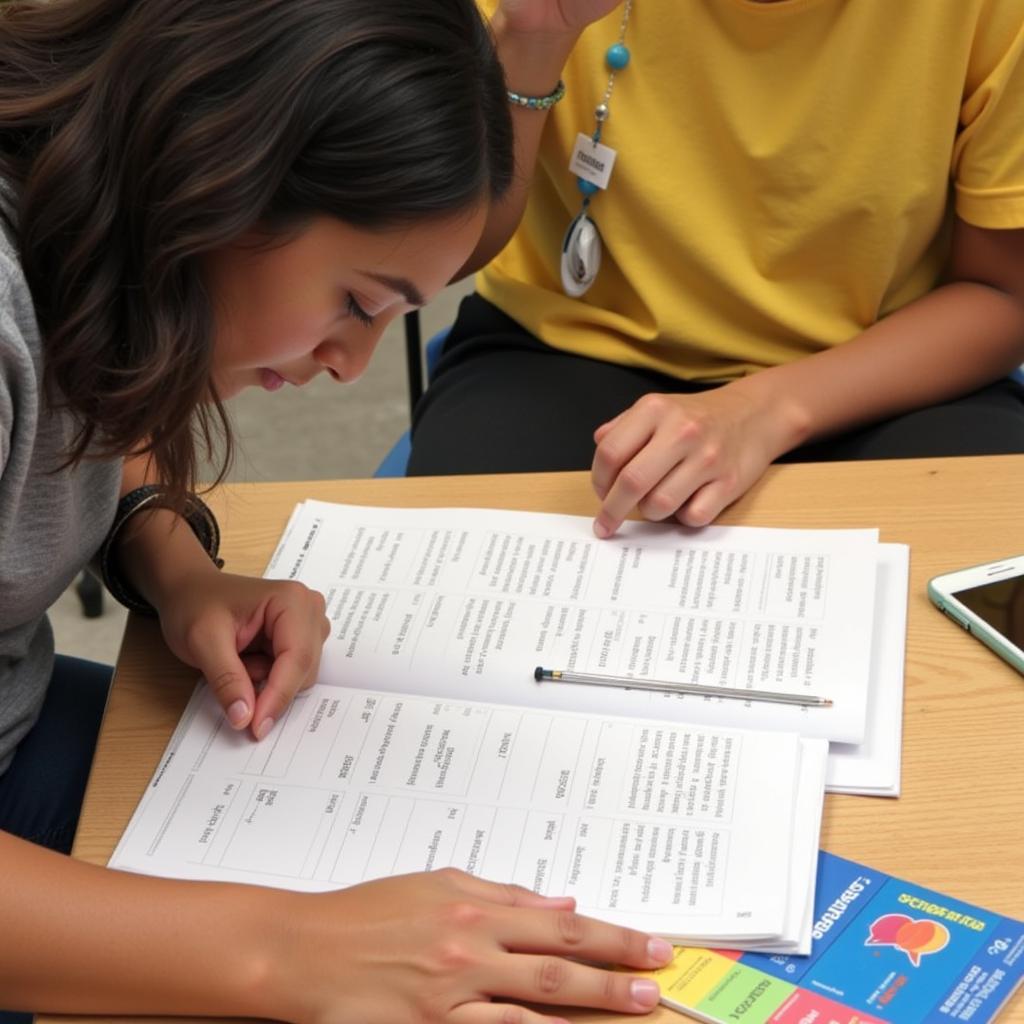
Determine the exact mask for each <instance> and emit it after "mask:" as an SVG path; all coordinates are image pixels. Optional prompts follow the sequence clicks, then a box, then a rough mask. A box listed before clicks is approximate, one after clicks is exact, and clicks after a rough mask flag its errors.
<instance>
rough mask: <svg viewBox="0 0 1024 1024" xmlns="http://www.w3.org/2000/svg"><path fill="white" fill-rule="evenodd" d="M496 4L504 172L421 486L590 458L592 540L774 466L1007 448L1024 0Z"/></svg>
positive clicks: (1017, 417)
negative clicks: (507, 116)
mask: <svg viewBox="0 0 1024 1024" xmlns="http://www.w3.org/2000/svg"><path fill="white" fill-rule="evenodd" d="M484 7H485V9H486V11H487V13H488V14H489V15H491V18H492V26H493V30H494V33H495V37H496V39H497V41H498V44H499V50H500V53H501V55H502V60H503V63H504V66H505V71H506V79H507V85H508V87H509V90H510V99H511V100H512V101H513V112H514V121H515V126H516V132H517V138H516V145H517V160H518V163H517V166H518V174H517V181H516V185H515V187H514V188H513V190H512V191H511V192H510V193H509V194H508V195H507V196H506V197H505V198H504V199H503V200H502V201H501V202H499V203H495V204H492V207H491V210H490V214H489V219H488V223H487V228H486V230H485V233H484V236H483V239H482V241H481V243H480V245H479V247H478V248H477V250H476V252H475V253H474V256H473V258H472V259H471V261H470V262H469V264H467V267H466V268H465V269H466V270H467V271H468V270H472V269H474V268H477V267H481V266H483V267H484V269H483V271H482V273H481V274H480V275H479V276H478V279H477V289H478V292H477V294H476V295H475V296H473V297H471V298H470V299H468V300H467V301H466V302H465V303H464V304H463V307H462V309H461V310H460V314H459V317H458V319H457V321H456V323H455V325H454V328H453V330H452V331H451V334H450V336H449V338H448V339H447V341H446V344H445V349H444V353H443V355H442V358H441V361H440V363H439V365H438V367H437V371H436V373H435V375H434V380H433V382H432V383H431V386H430V388H429V389H428V391H427V394H426V396H425V398H424V400H423V401H422V402H421V404H420V407H419V408H418V409H417V414H416V419H415V423H414V430H413V452H412V458H411V460H410V465H409V472H410V473H413V474H428V473H449V472H482V471H491V472H494V471H529V470H562V469H583V468H588V467H590V468H591V469H592V475H593V482H594V487H595V490H596V492H597V495H598V497H599V498H600V500H601V508H600V511H599V513H598V515H597V518H596V521H595V531H596V532H597V533H598V535H599V536H608V535H610V534H611V533H613V532H614V531H615V529H616V528H617V527H618V525H619V524H620V523H621V521H622V519H623V517H624V516H625V515H627V514H628V513H629V511H630V510H631V509H633V508H634V507H638V508H639V511H640V512H641V514H642V515H643V516H645V517H646V518H649V519H663V518H667V517H671V516H675V517H676V518H677V519H678V520H679V521H681V522H683V523H685V524H687V525H692V526H699V525H703V524H705V523H708V522H710V521H711V520H713V519H714V518H715V516H717V515H718V513H719V512H720V511H721V510H722V509H723V508H724V507H725V506H727V505H728V504H729V503H730V502H732V501H734V500H735V499H736V498H737V497H739V496H740V495H741V494H743V493H744V492H745V491H746V490H747V489H748V488H749V487H750V486H751V485H752V484H754V483H755V482H756V481H757V479H758V478H759V477H760V476H761V474H762V473H763V472H764V470H765V468H766V467H767V466H768V465H769V464H770V463H771V462H772V461H775V460H779V459H791V460H810V459H815V460H817V459H847V458H890V457H911V456H928V455H944V454H949V455H955V454H982V453H998V452H1019V451H1024V388H1022V387H1021V386H1020V385H1019V384H1017V383H1016V382H1014V381H1013V380H1011V379H1008V375H1009V374H1011V372H1012V371H1013V370H1014V368H1015V367H1017V366H1018V365H1019V364H1021V363H1022V362H1024V230H1022V229H1024V0H956V2H955V3H951V2H949V3H947V2H916V3H901V4H892V3H890V2H888V0H629V2H624V3H617V2H615V0H561V2H559V3H554V2H549V0H501V2H495V0H491V2H489V3H485V4H484ZM560 79H562V80H564V98H561V99H560V100H559V95H560V93H562V91H563V90H562V89H561V88H556V83H557V82H559V80H560ZM595 137H596V138H598V139H599V145H595V144H594V140H595ZM602 147H606V148H602ZM580 154H582V155H580ZM610 154H611V155H612V158H613V159H614V165H613V167H612V170H611V175H610V178H609V180H608V181H607V183H606V187H601V184H602V182H601V181H600V180H599V181H598V182H597V184H595V183H594V182H592V181H589V179H588V177H587V175H591V176H594V177H596V178H600V174H601V172H602V171H604V170H606V168H605V167H604V166H603V165H605V164H607V163H610V162H611V161H610V159H609V155H610ZM574 157H575V163H574V165H573V167H572V169H570V160H571V159H573V158H574ZM580 177H582V178H583V180H582V182H581V181H579V180H578V179H579V178H580ZM581 214H583V215H585V218H584V219H581V216H580V215H581ZM570 225H572V229H571V230H570ZM581 228H582V229H584V230H583V231H581ZM595 237H596V241H595ZM509 239H511V240H510V241H509ZM506 243H508V244H506ZM598 248H600V253H599V254H598V252H597V249H598ZM598 256H599V259H598ZM566 278H568V279H567V280H566Z"/></svg>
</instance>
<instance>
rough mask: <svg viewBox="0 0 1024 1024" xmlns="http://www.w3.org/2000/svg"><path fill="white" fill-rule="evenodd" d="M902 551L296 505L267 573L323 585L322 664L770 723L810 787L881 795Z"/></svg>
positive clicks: (820, 540) (892, 746) (393, 684)
mask: <svg viewBox="0 0 1024 1024" xmlns="http://www.w3.org/2000/svg"><path fill="white" fill-rule="evenodd" d="M908 571H909V554H908V549H907V547H906V546H905V545H902V544H879V542H878V531H877V530H873V529H872V530H773V529H760V528H753V527H727V526H712V527H707V528H705V529H702V530H686V529H683V528H681V527H678V526H664V525H654V524H649V523H637V522H627V523H625V524H624V525H623V527H622V528H621V530H620V531H619V533H618V535H616V536H615V537H614V538H612V539H611V540H606V541H600V540H597V539H596V538H595V537H594V535H593V531H592V530H591V522H590V520H589V519H587V518H584V517H580V516H560V515H546V514H541V513H531V512H507V511H493V510H482V509H382V508H364V507H359V506H346V505H332V504H327V503H324V502H317V501H307V502H304V503H303V504H301V505H299V506H298V507H297V508H296V509H295V512H294V514H293V516H292V518H291V521H290V523H289V525H288V528H287V530H286V531H285V534H284V537H283V539H282V541H281V544H280V545H279V547H278V549H277V551H276V553H275V554H274V557H273V559H272V561H271V564H270V567H269V569H268V571H267V575H268V576H274V577H278V578H288V579H298V580H301V581H302V582H304V583H305V584H307V585H308V586H310V587H312V588H314V589H316V590H319V591H321V592H322V593H323V594H324V595H325V596H326V598H327V602H328V615H329V616H330V618H331V619H332V620H333V623H334V629H333V630H332V634H331V637H330V639H329V640H328V641H327V645H326V647H325V650H324V663H323V670H322V678H323V680H324V681H325V682H330V683H337V684H341V685H350V686H364V687H368V688H375V689H384V690H393V691H396V692H401V693H427V694H439V695H443V696H447V697H453V698H454V697H458V698H469V699H473V700H487V701H492V700H493V701H498V702H500V703H506V704H518V705H525V706H529V707H533V706H536V707H545V708H561V709H565V710H584V711H594V712H598V713H602V714H627V715H642V716H649V717H652V718H659V719H667V720H672V721H683V722H693V723H704V724H710V725H729V726H738V727H742V728H751V729H775V730H790V731H793V732H798V733H800V734H801V735H804V736H817V737H823V738H825V739H827V740H829V741H830V742H831V744H832V746H831V753H830V757H829V769H828V778H827V783H826V785H827V788H828V789H829V790H830V791H833V792H845V793H867V794H873V795H880V796H897V795H898V794H899V780H900V744H901V730H902V722H903V654H904V638H905V634H906V609H907V578H908ZM537 665H543V666H544V667H546V668H553V669H571V670H576V671H580V672H597V673H602V674H611V675H619V676H635V677H636V678H638V679H645V678H648V679H664V680H669V681H686V682H695V683H711V684H715V685H721V686H728V687H732V688H737V689H740V688H746V689H764V690H778V691H784V692H790V693H805V694H817V695H820V696H824V697H828V698H831V699H832V700H833V701H834V704H833V706H832V707H831V708H824V709H823V708H800V707H786V706H781V705H774V704H764V703H753V702H751V703H744V702H741V701H737V700H711V699H708V698H706V697H694V696H681V695H676V694H672V695H669V694H662V693H649V692H641V691H638V690H621V691H616V690H608V689H597V688H593V687H583V686H562V687H559V686H558V685H557V684H547V685H539V684H537V683H536V682H535V681H534V678H533V670H534V668H535V667H536V666H537Z"/></svg>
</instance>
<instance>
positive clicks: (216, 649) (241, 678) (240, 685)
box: [190, 616, 256, 729]
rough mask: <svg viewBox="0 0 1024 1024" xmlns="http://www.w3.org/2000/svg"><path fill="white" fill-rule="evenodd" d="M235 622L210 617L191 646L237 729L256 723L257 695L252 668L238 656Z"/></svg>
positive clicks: (205, 675) (208, 681)
mask: <svg viewBox="0 0 1024 1024" xmlns="http://www.w3.org/2000/svg"><path fill="white" fill-rule="evenodd" d="M236 642H237V640H236V636H235V623H234V620H233V619H232V618H231V617H230V616H228V617H224V618H219V619H213V618H212V617H211V618H208V619H207V621H206V622H205V623H204V624H203V625H202V627H197V628H196V629H194V630H193V635H192V637H191V639H190V645H191V649H192V654H193V660H194V662H195V665H196V668H198V669H199V671H200V672H201V673H202V674H203V676H204V678H205V679H206V684H207V686H209V687H210V689H211V690H212V691H213V693H214V696H215V697H216V698H217V703H219V704H220V706H221V707H222V708H223V709H224V714H225V716H226V718H227V720H228V722H229V723H230V724H231V727H232V728H233V729H244V728H245V727H246V726H247V725H248V724H249V722H250V721H252V715H253V709H254V708H255V706H256V694H255V691H254V689H253V683H252V678H251V677H250V675H249V672H248V669H247V668H246V666H245V664H244V662H243V661H242V659H241V657H240V656H239V654H238V649H237V647H236V646H235V645H236Z"/></svg>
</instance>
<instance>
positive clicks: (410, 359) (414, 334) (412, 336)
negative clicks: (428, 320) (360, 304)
mask: <svg viewBox="0 0 1024 1024" xmlns="http://www.w3.org/2000/svg"><path fill="white" fill-rule="evenodd" d="M449 329H450V328H447V327H445V328H444V329H443V330H440V331H438V332H437V334H435V335H434V336H433V337H432V338H431V339H430V341H428V342H427V349H426V353H425V354H424V353H423V352H422V350H421V345H422V340H421V334H420V317H419V313H418V312H417V311H415V310H414V311H413V312H412V313H406V315H405V360H406V365H407V369H408V373H409V416H410V418H411V417H412V414H413V412H414V410H415V409H416V403H417V402H418V401H419V400H420V398H421V397H422V395H423V363H424V361H425V362H426V366H427V380H428V381H429V380H430V377H431V374H433V372H434V368H435V367H436V366H437V361H438V360H439V359H440V358H441V351H442V350H443V349H444V343H445V340H446V339H447V337H448V331H449ZM424 355H425V359H424ZM411 451H412V438H411V436H410V434H409V431H408V430H407V431H406V432H405V433H404V434H402V436H401V437H400V438H399V439H398V440H397V441H396V442H395V445H394V447H393V448H392V449H391V451H389V452H388V453H387V455H385V456H384V459H383V461H382V462H381V464H380V465H379V466H378V467H377V469H376V471H375V472H374V474H373V475H374V477H380V478H384V477H396V476H405V470H406V467H407V466H408V465H409V453H410V452H411Z"/></svg>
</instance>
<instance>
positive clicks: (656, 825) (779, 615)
mask: <svg viewBox="0 0 1024 1024" xmlns="http://www.w3.org/2000/svg"><path fill="white" fill-rule="evenodd" d="M906 571H907V558H906V550H905V549H903V548H899V547H897V546H893V545H879V544H878V541H877V534H876V533H875V531H870V530H857V531H789V530H762V529H745V528H726V527H713V528H710V529H705V530H702V531H699V532H695V531H685V530H681V529H679V528H666V527H658V526H652V525H648V524H638V523H629V524H627V525H626V526H625V527H624V528H623V530H622V532H621V534H620V535H619V536H618V537H616V538H615V539H613V540H610V541H599V540H597V539H596V538H595V537H594V536H593V534H592V532H591V530H590V524H589V520H585V519H580V518H576V517H569V516H550V515H539V514H533V513H513V512H492V511H482V510H465V509H441V510H422V509H416V510H398V509H379V508H356V507H347V506H337V505H326V504H323V503H320V502H312V501H310V502H305V503H303V504H302V505H300V506H299V507H297V508H296V510H295V513H294V514H293V516H292V518H291V521H290V523H289V525H288V528H287V530H286V532H285V535H284V537H283V538H282V541H281V543H280V545H279V547H278V550H277V552H276V553H275V555H274V558H273V560H272V562H271V565H270V568H269V569H268V575H270V576H274V577H279V578H290V579H298V580H301V581H303V582H304V583H306V584H307V585H309V586H311V587H314V588H315V589H318V590H320V591H321V592H322V593H323V594H324V595H325V597H326V600H327V613H328V616H329V617H330V619H331V621H332V623H333V627H332V632H331V636H330V638H329V640H328V641H327V643H326V645H325V649H324V657H323V661H322V666H321V676H320V681H319V683H318V684H317V686H315V687H314V688H313V689H311V690H310V691H308V692H307V693H306V694H303V695H300V697H299V698H298V699H297V700H296V701H295V702H294V704H293V705H292V707H291V708H290V709H289V711H288V713H287V715H286V716H284V717H283V718H282V719H281V721H279V722H278V723H277V725H276V726H275V728H274V730H273V732H272V733H271V735H270V736H269V737H268V738H267V739H266V740H264V741H263V742H262V743H259V744H255V743H253V742H252V741H251V740H250V739H248V738H247V737H246V736H244V735H240V734H237V733H234V732H232V731H231V730H230V729H229V728H227V727H225V726H224V724H223V718H222V715H221V713H220V712H219V710H218V709H217V708H216V705H215V703H214V701H213V700H212V698H211V697H210V695H209V694H208V692H207V691H206V690H205V688H203V687H199V688H197V691H196V693H195V695H194V696H193V699H192V701H191V703H190V704H189V707H188V709H187V710H186V712H185V715H184V716H183V718H182V721H181V723H180V725H179V727H178V729H177V731H176V732H175V735H174V737H173V738H172V740H171V743H170V745H169V747H168V750H167V752H166V754H165V756H164V758H163V759H162V761H161V764H160V767H159V768H158V770H157V772H156V775H155V776H154V779H153V782H152V783H151V785H150V787H149V789H148V790H147V792H146V795H145V797H144V799H143V801H142V803H141V804H140V806H139V808H138V810H137V811H136V814H135V816H134V817H133V819H132V822H131V824H130V826H129V829H128V831H127V832H126V834H125V836H124V838H123V839H122V841H121V843H120V844H119V846H118V848H117V850H116V851H115V853H114V857H113V859H112V861H111V864H112V865H113V866H114V867H119V868H124V869H128V870H133V871H141V872H146V873H150V874H159V875H168V876H174V877H186V878H206V879H221V880H234V881H248V882H253V883H260V884H269V885H277V886H281V887H286V888H296V889H305V890H323V889H331V888H339V887H345V886H349V885H354V884H357V883H359V882H363V881H367V880H370V879H374V878H379V877H382V876H387V875H392V874H400V873H405V872H411V871H420V870H429V869H432V868H439V867H443V866H449V865H450V866H455V867H459V868H462V869H463V870H466V871H469V872H472V873H474V874H477V875H480V876H482V877H486V878H492V879H496V880H501V881H512V882H517V883H519V884H521V885H524V886H527V887H528V888H531V889H534V890H536V891H538V892H542V893H551V894H559V895H571V896H574V897H576V899H577V902H578V905H579V907H580V910H581V911H582V912H584V913H588V914H591V915H593V916H596V917H601V918H603V919H605V920H609V921H614V922H618V923H624V924H629V925H631V926H634V927H638V928H642V929H645V930H647V931H649V932H653V933H658V934H661V935H664V936H666V937H668V938H671V939H675V940H677V941H681V942H686V943H688V944H701V945H705V944H709V945H715V946H717V947H719V948H729V947H732V948H739V949H747V950H751V949H756V950H762V951H765V952H773V953H806V952H808V951H809V949H810V942H811V926H812V910H813V904H814V879H815V870H814V865H815V858H816V856H817V848H818V833H819V828H820V822H821V810H822V799H823V793H824V788H825V784H826V778H827V779H828V781H829V783H830V785H831V786H832V787H833V788H844V789H858V790H861V791H871V792H895V791H896V790H897V788H898V773H899V722H900V713H899V712H900V703H901V700H900V698H901V694H902V631H903V630H902V623H903V610H904V608H905V594H906ZM537 665H544V666H546V667H550V668H557V669H575V670H578V671H592V672H599V673H603V674H613V675H624V676H634V677H636V678H654V679H663V680H676V681H687V682H698V683H704V684H707V683H711V684H715V685H721V686H727V687H731V688H747V689H751V688H753V689H762V690H764V689H771V690H779V691H786V692H791V693H800V694H804V695H807V694H816V695H820V696H825V697H828V698H831V699H832V701H833V702H834V703H833V705H832V706H831V707H823V708H808V707H799V706H796V707H794V706H783V705H775V704H765V703H757V702H753V701H749V702H747V701H738V700H724V699H718V698H716V699H709V698H706V697H694V696H692V695H685V696H682V695H679V694H665V693H650V692H645V691H639V690H635V689H626V688H623V689H618V688H612V689H605V688H597V687H587V686H577V685H567V684H557V683H537V682H536V681H535V680H534V675H533V670H534V668H535V666H537ZM830 742H831V744H832V747H831V752H829V743H830Z"/></svg>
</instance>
